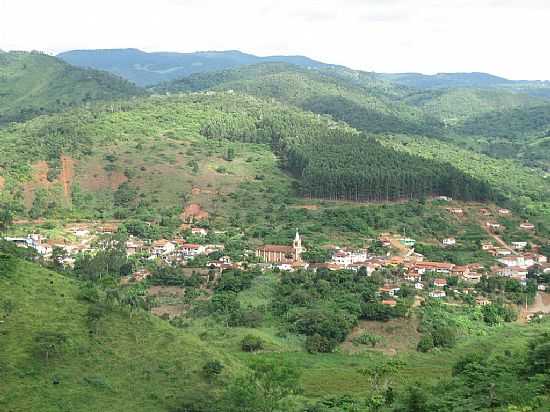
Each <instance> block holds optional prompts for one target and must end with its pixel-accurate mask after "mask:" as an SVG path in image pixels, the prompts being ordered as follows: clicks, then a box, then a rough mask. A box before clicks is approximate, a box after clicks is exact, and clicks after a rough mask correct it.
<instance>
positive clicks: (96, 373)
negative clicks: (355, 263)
mask: <svg viewBox="0 0 550 412" xmlns="http://www.w3.org/2000/svg"><path fill="white" fill-rule="evenodd" d="M0 264H2V272H0V317H1V319H2V323H0V338H1V342H2V345H1V346H0V366H1V369H0V373H1V376H2V386H1V387H0V407H2V410H6V411H9V412H20V411H35V410H40V411H44V412H49V411H52V412H53V411H56V412H57V411H92V410H93V411H95V410H108V411H113V412H115V411H127V410H128V409H132V410H135V411H151V412H153V411H155V412H157V411H158V412H161V411H178V410H183V411H205V412H228V411H230V412H240V411H242V410H246V411H256V410H269V409H254V408H252V407H250V406H249V409H244V407H245V405H250V404H251V403H252V402H253V401H254V399H253V398H252V394H250V395H249V396H247V397H238V394H239V393H240V392H239V388H238V385H241V386H242V385H243V381H242V380H239V378H238V377H239V376H242V375H243V374H246V373H247V372H246V371H247V368H246V367H245V366H244V365H251V366H253V365H254V363H256V364H259V365H273V364H275V365H291V367H292V370H293V371H294V373H295V376H297V378H298V379H296V381H295V382H294V386H293V388H294V389H299V388H303V391H299V390H297V391H296V392H297V393H298V395H299V396H296V397H294V398H293V402H292V403H291V404H289V405H287V406H286V407H284V406H279V407H278V408H277V409H275V410H288V411H306V410H310V409H309V408H311V407H314V406H313V405H316V407H317V408H320V407H322V406H326V405H327V404H328V405H329V406H330V405H333V408H334V409H328V410H329V411H330V410H333V411H338V410H339V409H338V405H340V404H342V405H345V404H349V403H354V404H355V403H357V404H358V405H359V404H363V403H367V402H369V400H370V399H371V396H373V397H374V396H380V393H383V392H384V391H385V390H386V389H387V386H391V387H392V393H393V394H394V395H395V397H394V398H392V399H391V401H388V402H386V403H385V405H383V406H382V409H380V410H382V411H388V412H389V411H394V412H396V411H402V410H409V409H405V406H404V405H411V404H413V405H414V404H415V403H416V402H411V401H410V400H409V393H410V392H412V391H414V390H415V388H416V390H418V388H421V389H422V391H423V393H424V395H423V396H422V398H421V399H420V400H419V401H417V402H420V404H421V405H424V406H423V408H424V409H420V410H426V411H434V412H435V411H438V410H442V408H443V410H449V411H456V412H458V411H464V410H482V411H486V410H491V409H494V407H495V406H497V407H500V408H506V407H509V406H511V405H515V406H517V407H520V406H525V407H527V406H529V407H531V408H532V409H531V410H533V411H537V412H539V411H540V412H543V411H545V410H546V408H547V407H548V401H549V399H548V393H547V390H545V387H544V385H545V384H547V375H545V373H546V372H547V370H548V363H544V360H545V359H547V358H545V357H544V356H545V354H546V353H547V350H546V346H544V345H545V343H546V342H545V341H544V339H545V338H547V336H548V335H547V333H548V327H549V324H548V322H544V321H543V322H534V323H532V324H530V325H521V324H507V325H506V326H504V325H497V326H492V327H491V326H488V325H485V324H484V322H483V320H482V317H481V314H482V310H481V309H480V308H479V307H477V308H476V307H468V306H465V307H460V308H459V307H456V306H457V305H444V304H437V303H435V302H432V303H431V304H430V305H427V306H426V307H425V308H423V307H421V308H418V309H417V311H416V313H414V314H411V315H410V316H409V317H407V318H403V319H399V318H397V319H392V320H390V321H387V322H373V321H360V322H359V324H358V325H357V327H356V328H354V333H355V336H357V335H358V334H359V333H360V332H361V331H364V330H369V331H376V333H379V334H381V335H382V336H380V339H382V342H380V343H379V344H378V347H376V348H375V347H374V346H373V347H367V346H366V345H364V344H359V343H355V344H352V343H351V337H350V340H349V341H346V342H343V343H342V344H341V346H340V347H339V348H338V350H337V351H336V352H333V353H314V354H312V353H308V352H306V351H305V350H304V348H303V344H304V340H305V341H306V342H307V337H306V339H304V338H305V336H304V334H305V335H308V336H309V333H311V332H309V331H308V330H307V329H306V328H307V327H308V324H307V323H302V324H300V322H298V321H296V320H295V319H294V320H293V318H295V317H297V316H298V319H299V317H300V316H302V317H305V316H308V315H307V314H308V313H309V314H310V315H309V316H310V318H309V320H308V322H309V325H310V326H309V327H310V328H313V330H317V329H318V330H320V331H323V332H322V333H328V332H330V331H332V330H334V329H336V330H339V329H341V328H350V327H351V326H353V325H352V324H350V323H351V322H352V321H351V320H350V319H353V316H355V317H356V316H357V313H356V310H357V309H356V308H355V306H354V305H353V304H350V303H351V302H355V301H356V300H357V299H363V298H361V295H360V294H357V293H356V292H357V291H358V290H364V291H365V294H364V295H363V296H365V297H364V299H370V298H369V297H368V296H370V295H369V294H368V291H369V289H368V288H372V287H373V286H375V285H377V283H373V282H377V281H376V280H369V278H366V277H362V280H361V281H358V280H357V279H355V278H354V276H352V275H351V274H350V273H347V272H345V271H344V272H339V273H335V274H334V275H332V276H330V277H325V276H324V275H323V274H322V273H320V274H318V275H313V274H305V273H302V274H294V275H292V274H286V275H281V274H275V273H266V274H263V275H259V274H253V273H247V274H246V275H245V274H244V273H240V274H238V275H237V276H235V274H232V273H231V272H230V271H229V272H227V273H224V275H223V277H226V280H225V281H222V283H220V285H219V287H217V288H216V289H215V291H213V294H214V297H213V298H212V301H211V303H208V302H205V301H204V300H201V299H196V300H195V301H194V302H193V303H192V305H193V310H190V312H189V313H188V314H187V315H186V316H182V317H179V318H174V319H172V321H170V322H168V321H167V320H163V319H160V318H157V317H155V316H152V315H151V314H149V313H147V311H146V310H147V308H148V307H155V306H157V305H159V302H158V301H157V302H155V301H154V300H153V301H152V300H148V299H145V295H146V290H147V285H143V284H142V285H139V284H138V285H134V286H129V287H128V286H126V287H125V286H122V287H119V288H117V290H118V292H117V293H116V294H115V293H113V292H114V291H115V289H114V288H116V285H113V284H111V283H109V279H104V281H103V283H102V282H101V281H96V282H95V283H93V282H84V281H83V280H79V279H77V278H76V277H74V274H67V275H60V274H58V273H55V272H52V271H49V270H46V269H43V268H40V267H39V266H37V265H36V264H34V263H28V262H25V261H22V260H18V259H14V258H6V255H0ZM223 277H222V279H223ZM247 279H248V280H247ZM239 285H242V286H239ZM327 285H328V286H330V287H328V288H327V287H326V286H327ZM237 286H239V287H238V288H237V289H236V292H233V289H232V288H235V287H237ZM321 286H324V288H323V287H321ZM188 289H189V290H191V291H192V290H193V288H192V287H189V288H188ZM296 291H298V292H299V293H300V294H301V295H303V294H305V295H306V296H308V297H309V300H308V301H307V302H302V301H299V300H296V297H297V296H301V295H297V294H296V293H295V292H296ZM195 292H196V291H195ZM115 296H118V298H115ZM193 296H195V297H197V294H196V293H195V294H194V295H193ZM198 296H200V295H198ZM224 297H225V300H224V299H223V298H224ZM161 299H162V298H161ZM231 299H232V300H231ZM164 300H166V298H164ZM173 300H174V299H173V298H172V301H173ZM273 300H276V304H274V302H273ZM223 302H226V304H227V305H228V303H229V302H234V304H233V305H232V306H230V307H229V308H228V309H225V310H224V311H223V312H221V310H222V309H223V306H220V305H224V303H223ZM218 306H220V307H219V309H216V308H217V307H218ZM285 307H286V308H287V309H286V310H289V311H290V313H289V315H290V316H288V317H286V316H285V317H283V316H282V314H281V313H279V312H280V311H281V310H285V309H284V308H285ZM235 308H237V309H238V310H240V311H244V312H246V311H248V312H251V311H256V312H258V311H260V313H262V314H263V315H262V317H260V320H259V322H256V323H254V324H251V325H246V324H243V325H239V324H227V317H228V315H230V314H231V313H232V312H233V311H235V310H237V309H235ZM228 311H229V313H228ZM283 313H284V312H283ZM345 313H346V315H345V316H346V318H345V320H344V319H340V322H339V323H335V321H334V319H337V318H338V317H342V316H343V315H344V314H345ZM319 316H321V317H319ZM423 318H425V322H424V325H423V326H422V327H421V326H420V325H421V323H420V322H422V319H423ZM306 319H308V318H306ZM292 322H294V326H293V323H292ZM321 322H324V323H321ZM426 322H433V323H434V326H433V328H436V327H439V328H444V326H442V325H454V326H453V327H455V328H456V330H455V331H454V333H456V343H453V345H452V347H442V348H439V349H438V350H433V351H430V352H427V353H423V352H417V351H415V349H414V348H415V347H416V345H417V343H418V342H419V339H420V334H419V332H418V330H420V331H421V332H422V333H426V327H427V325H428V324H429V323H426ZM300 325H303V326H301V327H302V328H303V330H302V331H301V332H300V329H298V328H299V327H300ZM415 328H416V329H415ZM545 333H546V335H545ZM250 334H253V336H257V337H260V338H261V339H262V341H263V342H264V348H263V349H262V350H260V351H256V352H253V353H250V352H244V351H242V350H241V349H240V346H241V345H240V342H241V341H242V339H243V338H244V337H245V336H247V335H250ZM532 342H538V344H539V345H540V346H539V348H538V351H535V350H533V349H535V348H536V346H535V345H533V346H531V345H530V343H532ZM546 345H547V343H546ZM545 350H546V352H545ZM391 353H393V355H392V356H388V355H387V354H391ZM535 356H537V358H536V359H540V361H541V362H540V363H534V362H533V359H534V358H535ZM210 360H218V361H221V362H222V365H223V366H224V367H223V369H222V371H221V374H220V376H217V377H216V378H215V379H209V378H208V377H207V376H205V374H204V372H203V366H204V365H205V363H206V361H210ZM384 365H387V366H390V367H393V368H394V369H392V370H391V371H390V372H388V371H385V372H383V373H384V380H385V381H386V382H385V383H382V384H381V383H380V381H379V380H377V379H373V378H369V376H368V375H366V374H365V373H364V372H362V371H369V369H370V368H373V369H374V370H375V371H376V370H377V369H376V368H382V367H384ZM236 377H237V379H236ZM270 378H271V381H270V382H269V383H270V388H277V387H278V385H279V384H281V383H284V382H285V379H286V377H285V376H284V375H274V376H271V377H270ZM241 379H242V378H241ZM245 382H246V383H244V384H248V381H245ZM253 382H256V381H253ZM236 385H237V388H236V387H235V386H236ZM511 387H513V390H511V389H510V388H511ZM224 394H225V395H226V396H224ZM227 394H229V395H232V394H233V398H230V397H228V396H227ZM491 394H493V396H494V398H493V397H490V396H491ZM235 397H236V400H234V398H235ZM226 402H227V403H226ZM279 405H280V404H279ZM285 405H286V404H285ZM428 405H429V407H428ZM306 406H307V408H306ZM410 410H414V409H410Z"/></svg>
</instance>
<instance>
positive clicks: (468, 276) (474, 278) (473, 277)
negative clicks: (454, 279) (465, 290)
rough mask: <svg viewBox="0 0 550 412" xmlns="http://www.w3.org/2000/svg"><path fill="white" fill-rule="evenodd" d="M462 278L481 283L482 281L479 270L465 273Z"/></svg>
mask: <svg viewBox="0 0 550 412" xmlns="http://www.w3.org/2000/svg"><path fill="white" fill-rule="evenodd" d="M461 278H462V280H463V281H464V282H468V283H479V282H480V281H481V274H480V273H477V272H468V273H464V274H463V275H462V276H461Z"/></svg>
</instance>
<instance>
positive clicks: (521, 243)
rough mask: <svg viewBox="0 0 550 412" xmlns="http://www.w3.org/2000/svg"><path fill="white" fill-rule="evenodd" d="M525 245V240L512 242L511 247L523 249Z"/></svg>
mask: <svg viewBox="0 0 550 412" xmlns="http://www.w3.org/2000/svg"><path fill="white" fill-rule="evenodd" d="M526 247H527V242H512V248H513V249H514V250H523V249H525V248H526Z"/></svg>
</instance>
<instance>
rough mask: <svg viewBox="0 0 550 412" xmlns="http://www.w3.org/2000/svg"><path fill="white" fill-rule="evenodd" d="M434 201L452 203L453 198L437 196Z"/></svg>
mask: <svg viewBox="0 0 550 412" xmlns="http://www.w3.org/2000/svg"><path fill="white" fill-rule="evenodd" d="M435 200H441V201H443V202H452V200H453V198H452V197H450V196H437V197H436V198H435Z"/></svg>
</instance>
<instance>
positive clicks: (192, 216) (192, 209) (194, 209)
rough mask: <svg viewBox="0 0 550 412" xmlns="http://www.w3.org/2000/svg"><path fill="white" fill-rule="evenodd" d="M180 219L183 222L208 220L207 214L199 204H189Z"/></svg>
mask: <svg viewBox="0 0 550 412" xmlns="http://www.w3.org/2000/svg"><path fill="white" fill-rule="evenodd" d="M180 218H181V219H182V220H183V221H184V222H192V221H197V220H204V219H208V212H207V211H206V210H204V209H203V208H202V206H201V205H200V204H198V203H190V204H189V205H188V206H187V207H186V208H185V210H184V211H183V213H182V214H181V215H180Z"/></svg>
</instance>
